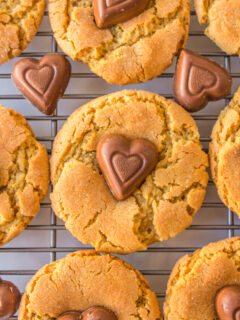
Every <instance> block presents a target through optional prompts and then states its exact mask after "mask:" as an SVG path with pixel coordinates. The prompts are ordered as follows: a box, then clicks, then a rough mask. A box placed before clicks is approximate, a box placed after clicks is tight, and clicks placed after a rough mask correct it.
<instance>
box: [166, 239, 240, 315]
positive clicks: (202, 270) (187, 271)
mask: <svg viewBox="0 0 240 320" xmlns="http://www.w3.org/2000/svg"><path fill="white" fill-rule="evenodd" d="M239 263H240V238H239V237H238V238H231V239H226V240H223V241H219V242H217V243H211V244H209V245H208V246H206V247H204V248H202V249H201V250H198V251H196V252H195V253H193V254H192V255H186V256H185V257H183V258H181V259H180V260H179V261H178V262H177V264H176V265H175V267H174V269H173V271H172V273H171V276H170V279H169V281H168V288H167V294H166V300H165V303H164V319H166V320H176V319H184V320H192V319H194V320H202V319H205V320H215V319H218V318H217V315H216V312H215V306H214V304H215V296H216V293H217V292H218V291H219V290H220V289H221V288H222V287H224V286H226V285H234V284H240V270H239Z"/></svg>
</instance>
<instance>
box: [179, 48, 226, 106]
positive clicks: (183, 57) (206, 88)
mask: <svg viewBox="0 0 240 320" xmlns="http://www.w3.org/2000/svg"><path fill="white" fill-rule="evenodd" d="M231 85H232V79H231V77H230V75H229V74H228V73H227V71H226V70H225V69H224V68H222V67H221V66H219V65H218V64H217V63H215V62H213V61H211V60H209V59H206V58H204V57H202V56H200V55H198V54H196V53H194V52H191V51H189V50H182V51H181V53H180V56H179V59H178V63H177V67H176V72H175V78H174V96H175V99H176V100H177V101H178V102H179V103H180V104H181V105H182V106H183V107H184V108H186V109H187V110H189V111H191V112H195V111H199V110H201V109H202V108H204V107H205V106H206V104H207V103H208V101H211V100H219V99H222V98H223V97H225V96H226V95H228V93H229V92H230V90H231Z"/></svg>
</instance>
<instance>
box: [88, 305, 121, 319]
mask: <svg viewBox="0 0 240 320" xmlns="http://www.w3.org/2000/svg"><path fill="white" fill-rule="evenodd" d="M83 320H117V317H116V316H115V314H114V313H113V312H112V311H111V310H109V309H107V308H104V307H97V306H96V307H91V308H89V309H87V310H86V311H84V312H83Z"/></svg>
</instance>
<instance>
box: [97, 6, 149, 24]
mask: <svg viewBox="0 0 240 320" xmlns="http://www.w3.org/2000/svg"><path fill="white" fill-rule="evenodd" d="M148 3H149V0H93V12H94V16H95V21H96V24H97V26H98V27H99V28H109V27H111V26H113V25H114V24H117V23H120V22H124V21H126V20H130V19H132V18H134V17H136V16H138V15H139V14H140V13H142V12H143V11H144V10H145V9H146V7H147V5H148Z"/></svg>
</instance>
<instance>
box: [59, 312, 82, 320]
mask: <svg viewBox="0 0 240 320" xmlns="http://www.w3.org/2000/svg"><path fill="white" fill-rule="evenodd" d="M81 319H82V313H81V312H80V311H67V312H64V313H62V314H60V316H58V317H57V320H81Z"/></svg>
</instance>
